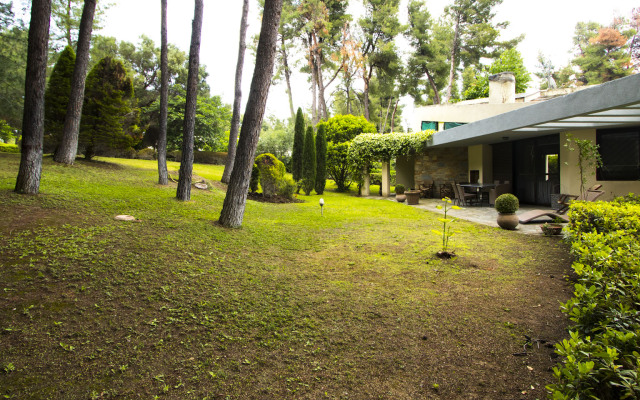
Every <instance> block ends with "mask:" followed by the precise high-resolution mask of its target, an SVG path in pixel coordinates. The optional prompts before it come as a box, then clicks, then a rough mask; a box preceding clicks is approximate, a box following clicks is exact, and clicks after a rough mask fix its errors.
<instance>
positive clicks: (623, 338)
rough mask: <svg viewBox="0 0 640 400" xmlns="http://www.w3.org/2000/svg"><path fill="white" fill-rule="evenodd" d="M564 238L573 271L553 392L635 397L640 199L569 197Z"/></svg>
mask: <svg viewBox="0 0 640 400" xmlns="http://www.w3.org/2000/svg"><path fill="white" fill-rule="evenodd" d="M569 218H570V219H571V222H570V224H569V236H568V237H569V240H570V241H571V252H572V254H573V256H574V258H575V262H574V263H573V269H574V271H575V273H576V275H577V276H578V279H577V280H578V283H576V284H575V286H574V288H575V290H574V293H573V295H574V297H573V298H572V299H571V300H569V301H568V302H567V303H566V304H564V305H562V310H563V311H564V312H565V313H566V314H567V315H568V316H569V318H570V319H571V320H572V321H573V322H574V325H573V327H572V330H571V332H570V338H569V339H568V340H563V341H562V343H558V344H557V345H556V351H557V353H558V354H559V355H560V356H562V357H563V358H564V362H563V364H561V365H558V366H557V367H555V368H554V369H553V371H554V375H555V376H556V378H557V379H558V383H556V384H553V385H549V386H547V389H549V390H550V391H551V392H552V395H553V399H558V400H560V399H567V400H568V399H576V398H594V399H595V398H597V399H634V398H638V397H639V396H640V384H639V381H638V376H637V371H638V365H640V354H639V353H638V348H640V318H639V316H640V303H638V290H639V288H640V278H639V276H640V241H639V239H640V205H638V204H633V203H627V202H624V201H623V202H613V203H608V202H597V203H592V202H589V203H587V202H574V203H572V205H571V209H570V211H569Z"/></svg>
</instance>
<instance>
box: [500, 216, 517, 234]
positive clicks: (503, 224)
mask: <svg viewBox="0 0 640 400" xmlns="http://www.w3.org/2000/svg"><path fill="white" fill-rule="evenodd" d="M497 222H498V226H499V227H500V228H502V229H507V230H510V231H512V230H515V229H516V227H517V226H518V224H519V223H520V220H519V219H518V216H517V215H516V214H515V213H509V214H503V213H498V220H497Z"/></svg>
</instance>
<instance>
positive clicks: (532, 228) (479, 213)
mask: <svg viewBox="0 0 640 400" xmlns="http://www.w3.org/2000/svg"><path fill="white" fill-rule="evenodd" d="M366 198H367V199H373V200H387V201H396V199H395V197H394V196H393V195H392V196H390V197H386V198H385V197H381V196H367V197H366ZM404 204H405V206H407V204H406V202H405V203H404ZM437 205H442V200H441V199H424V198H421V199H420V203H419V204H417V205H415V206H407V207H417V208H420V209H423V210H427V211H433V212H437V213H440V214H443V211H442V210H439V209H437V208H436V206H437ZM538 209H543V210H545V209H550V208H549V207H544V206H528V205H522V204H521V205H520V209H519V210H518V211H517V212H516V214H522V213H524V212H527V211H530V210H538ZM449 215H450V216H452V217H455V218H460V219H464V220H467V221H471V222H475V223H478V224H482V225H488V226H493V227H496V228H498V224H497V223H496V217H497V216H498V213H497V211H496V210H495V208H493V207H488V206H467V207H463V208H462V210H454V211H453V212H452V213H451V214H449ZM544 222H551V219H550V218H548V217H541V218H539V219H538V220H536V221H533V222H529V223H528V224H520V225H518V227H517V228H516V230H515V231H514V232H518V233H524V234H527V235H540V236H542V231H541V230H540V225H542V224H543V223H544Z"/></svg>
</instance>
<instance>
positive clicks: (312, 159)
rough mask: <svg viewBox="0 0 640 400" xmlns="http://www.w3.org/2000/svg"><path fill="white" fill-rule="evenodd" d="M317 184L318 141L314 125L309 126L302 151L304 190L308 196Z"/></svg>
mask: <svg viewBox="0 0 640 400" xmlns="http://www.w3.org/2000/svg"><path fill="white" fill-rule="evenodd" d="M315 184H316V143H315V140H314V138H313V127H312V126H309V127H307V134H306V136H305V138H304V151H303V153H302V190H303V191H304V194H306V195H307V196H308V195H309V193H311V191H312V190H313V188H314V186H315Z"/></svg>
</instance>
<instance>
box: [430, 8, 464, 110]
mask: <svg viewBox="0 0 640 400" xmlns="http://www.w3.org/2000/svg"><path fill="white" fill-rule="evenodd" d="M460 18H461V17H460V12H458V15H457V16H456V27H455V30H454V33H453V42H452V44H451V55H450V59H451V67H449V84H448V85H447V90H446V93H445V95H444V103H448V102H449V100H451V94H452V93H453V85H454V83H455V82H454V80H455V76H456V67H457V64H456V58H457V57H458V47H460ZM436 93H437V92H436Z"/></svg>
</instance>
